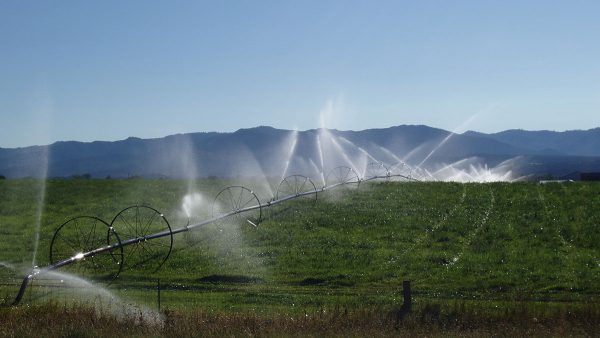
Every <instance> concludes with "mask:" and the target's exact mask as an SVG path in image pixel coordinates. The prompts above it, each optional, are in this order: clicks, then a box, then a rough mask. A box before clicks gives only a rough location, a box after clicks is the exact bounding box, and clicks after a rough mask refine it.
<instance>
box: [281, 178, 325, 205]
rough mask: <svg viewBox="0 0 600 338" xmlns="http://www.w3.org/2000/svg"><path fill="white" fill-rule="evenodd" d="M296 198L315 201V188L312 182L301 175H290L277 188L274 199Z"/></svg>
mask: <svg viewBox="0 0 600 338" xmlns="http://www.w3.org/2000/svg"><path fill="white" fill-rule="evenodd" d="M288 196H298V197H301V198H303V199H306V200H311V201H315V202H316V201H317V187H316V186H315V184H314V182H313V181H312V180H311V179H310V178H308V177H306V176H303V175H291V176H288V177H286V178H284V179H283V180H282V181H281V182H280V183H279V186H278V187H277V193H276V195H275V199H276V200H278V199H280V198H284V197H288Z"/></svg>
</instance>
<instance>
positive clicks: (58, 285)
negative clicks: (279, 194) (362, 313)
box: [0, 277, 403, 311]
mask: <svg viewBox="0 0 600 338" xmlns="http://www.w3.org/2000/svg"><path fill="white" fill-rule="evenodd" d="M20 284H21V280H19V279H4V280H0V297H1V299H0V304H4V305H10V304H11V303H12V301H14V297H15V295H16V293H17V290H18V289H19V287H20ZM402 301H403V290H402V285H399V286H398V287H393V288H390V287H389V286H388V287H382V288H380V289H377V288H372V287H371V288H368V289H363V288H358V287H351V286H350V287H349V286H336V285H289V284H271V283H264V282H256V281H250V282H239V281H238V282H225V283H223V282H218V281H217V282H202V283H197V282H187V281H182V280H177V279H173V280H168V279H158V278H140V277H135V278H119V280H117V281H115V282H113V283H111V284H109V285H106V284H98V283H91V282H88V281H84V280H81V279H71V280H69V279H56V278H34V279H32V281H31V282H30V285H29V287H28V289H27V291H26V293H25V295H24V296H23V298H22V300H21V303H22V305H25V306H27V305H34V304H44V303H49V302H52V303H57V304H64V305H67V306H68V305H91V306H94V307H97V308H114V307H118V308H127V307H129V308H135V309H138V310H139V309H146V310H152V311H155V310H158V311H160V310H163V309H167V308H168V309H181V310H186V309H199V308H201V309H205V310H219V309H228V310H240V311H244V310H252V311H266V310H267V308H269V309H271V310H272V309H277V308H286V309H287V311H290V310H291V311H294V309H298V311H301V310H302V309H307V308H325V307H330V306H349V307H351V306H361V305H366V304H370V305H382V304H386V305H393V304H400V303H402Z"/></svg>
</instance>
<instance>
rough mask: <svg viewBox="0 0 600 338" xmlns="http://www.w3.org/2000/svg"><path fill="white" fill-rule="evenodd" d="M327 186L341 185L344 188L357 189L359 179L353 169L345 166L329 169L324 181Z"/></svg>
mask: <svg viewBox="0 0 600 338" xmlns="http://www.w3.org/2000/svg"><path fill="white" fill-rule="evenodd" d="M325 182H327V186H332V185H343V186H346V187H358V185H359V184H360V178H359V177H358V174H357V173H356V171H354V169H352V168H350V167H345V166H339V167H335V168H333V169H331V171H330V172H329V174H327V178H326V179H325Z"/></svg>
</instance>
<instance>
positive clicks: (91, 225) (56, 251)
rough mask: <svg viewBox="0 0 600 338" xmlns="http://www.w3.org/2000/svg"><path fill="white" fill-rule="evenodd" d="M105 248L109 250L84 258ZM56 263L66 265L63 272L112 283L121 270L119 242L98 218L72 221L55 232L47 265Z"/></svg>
mask: <svg viewBox="0 0 600 338" xmlns="http://www.w3.org/2000/svg"><path fill="white" fill-rule="evenodd" d="M107 237H108V238H109V241H108V243H107V241H106V239H107ZM107 247H109V248H110V249H106V250H104V251H99V252H97V253H95V254H93V255H89V256H88V255H86V253H89V252H91V251H93V250H96V249H100V248H107ZM67 261H68V262H67ZM59 263H65V265H64V266H63V267H62V269H64V270H65V271H67V272H70V273H74V274H76V275H78V276H82V277H85V278H90V279H96V280H112V279H114V278H116V277H117V276H118V275H119V273H120V272H121V270H122V269H123V246H122V243H121V239H120V237H119V235H118V234H117V233H116V232H115V230H114V229H113V228H112V227H111V226H110V225H108V224H107V223H106V222H104V221H103V220H101V219H99V218H97V217H91V216H80V217H75V218H72V219H70V220H68V221H66V222H65V223H63V224H62V225H61V226H60V227H58V229H56V232H54V236H53V237H52V242H51V243H50V264H52V265H55V264H59Z"/></svg>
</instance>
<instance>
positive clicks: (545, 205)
mask: <svg viewBox="0 0 600 338" xmlns="http://www.w3.org/2000/svg"><path fill="white" fill-rule="evenodd" d="M550 184H561V183H550ZM563 191H564V190H563ZM537 192H538V199H539V200H540V203H541V204H542V207H543V208H544V218H545V219H546V224H548V225H553V227H554V233H555V235H556V237H557V238H558V240H559V241H560V243H561V244H562V245H563V247H565V249H566V250H567V254H569V253H570V252H571V249H572V247H573V246H572V245H571V244H569V242H567V240H566V239H565V237H564V236H563V234H562V233H561V229H560V226H559V225H558V224H557V223H558V222H557V219H556V217H553V216H552V215H551V214H552V211H550V208H549V207H548V202H546V198H545V197H544V194H543V192H542V189H541V186H540V184H538V185H537ZM561 204H562V201H561ZM540 230H544V228H543V227H542V228H541V229H540Z"/></svg>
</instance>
